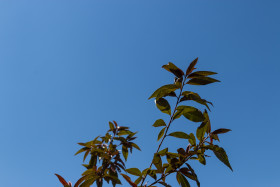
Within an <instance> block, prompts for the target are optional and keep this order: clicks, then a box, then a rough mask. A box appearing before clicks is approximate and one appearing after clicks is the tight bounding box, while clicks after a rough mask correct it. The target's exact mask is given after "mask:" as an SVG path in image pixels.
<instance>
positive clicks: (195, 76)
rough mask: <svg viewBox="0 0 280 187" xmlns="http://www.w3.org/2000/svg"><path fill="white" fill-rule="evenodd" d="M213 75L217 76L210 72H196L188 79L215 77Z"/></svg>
mask: <svg viewBox="0 0 280 187" xmlns="http://www.w3.org/2000/svg"><path fill="white" fill-rule="evenodd" d="M215 74H217V73H215V72H212V71H196V72H193V73H191V74H190V75H189V76H188V78H197V77H206V76H209V75H215Z"/></svg>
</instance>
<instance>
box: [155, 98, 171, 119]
mask: <svg viewBox="0 0 280 187" xmlns="http://www.w3.org/2000/svg"><path fill="white" fill-rule="evenodd" d="M156 106H157V108H158V109H159V110H160V111H162V112H163V113H166V114H169V115H171V108H170V105H169V103H168V101H167V100H166V99H164V98H159V99H157V100H156Z"/></svg>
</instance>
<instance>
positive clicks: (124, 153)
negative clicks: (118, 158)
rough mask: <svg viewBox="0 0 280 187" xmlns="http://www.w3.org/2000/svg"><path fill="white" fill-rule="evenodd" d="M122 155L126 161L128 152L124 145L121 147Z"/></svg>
mask: <svg viewBox="0 0 280 187" xmlns="http://www.w3.org/2000/svg"><path fill="white" fill-rule="evenodd" d="M122 154H123V157H124V159H125V160H127V157H128V150H127V147H126V146H124V145H123V146H122Z"/></svg>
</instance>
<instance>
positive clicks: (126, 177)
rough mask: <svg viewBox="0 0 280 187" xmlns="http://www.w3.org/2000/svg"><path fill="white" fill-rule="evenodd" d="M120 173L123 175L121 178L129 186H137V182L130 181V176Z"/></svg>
mask: <svg viewBox="0 0 280 187" xmlns="http://www.w3.org/2000/svg"><path fill="white" fill-rule="evenodd" d="M121 175H122V176H123V178H124V179H125V180H126V181H127V182H128V183H129V184H130V186H132V187H137V184H135V183H134V182H132V181H131V179H130V177H129V176H127V175H125V174H123V173H121Z"/></svg>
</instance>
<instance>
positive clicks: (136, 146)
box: [131, 143, 141, 151]
mask: <svg viewBox="0 0 280 187" xmlns="http://www.w3.org/2000/svg"><path fill="white" fill-rule="evenodd" d="M131 146H132V147H134V148H136V149H138V150H139V151H141V149H140V147H139V146H138V145H137V144H135V143H131Z"/></svg>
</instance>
